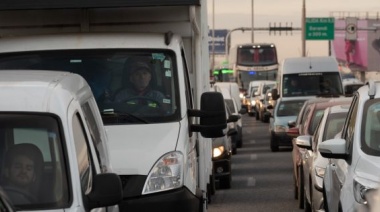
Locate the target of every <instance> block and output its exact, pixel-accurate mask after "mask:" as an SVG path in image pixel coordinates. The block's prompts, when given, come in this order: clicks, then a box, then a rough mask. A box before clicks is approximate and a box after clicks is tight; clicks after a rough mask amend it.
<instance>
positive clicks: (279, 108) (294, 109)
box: [268, 97, 307, 152]
mask: <svg viewBox="0 0 380 212" xmlns="http://www.w3.org/2000/svg"><path fill="white" fill-rule="evenodd" d="M306 100H307V97H287V98H279V99H277V103H276V106H275V108H274V112H273V115H272V116H271V118H270V120H269V132H270V149H271V151H272V152H277V151H278V150H279V146H290V147H291V146H292V138H291V137H290V136H288V135H287V134H286V131H287V130H288V122H289V121H290V120H293V119H295V118H296V117H297V114H298V113H299V110H300V109H301V107H302V105H303V104H304V102H305V101H306ZM268 109H273V107H272V106H271V105H270V106H268Z"/></svg>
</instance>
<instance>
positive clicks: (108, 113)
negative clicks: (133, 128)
mask: <svg viewBox="0 0 380 212" xmlns="http://www.w3.org/2000/svg"><path fill="white" fill-rule="evenodd" d="M100 113H101V114H102V118H103V120H104V118H111V119H112V118H116V119H117V123H120V119H121V118H125V117H129V118H133V119H135V120H137V121H139V122H141V123H144V124H149V123H150V122H149V121H147V120H146V119H143V118H141V117H138V116H136V115H133V114H131V113H128V112H124V111H115V110H114V109H104V110H103V111H100ZM124 120H125V119H124Z"/></svg>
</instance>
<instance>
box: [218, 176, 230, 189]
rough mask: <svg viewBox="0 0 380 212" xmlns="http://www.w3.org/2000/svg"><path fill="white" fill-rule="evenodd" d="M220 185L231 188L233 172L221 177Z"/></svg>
mask: <svg viewBox="0 0 380 212" xmlns="http://www.w3.org/2000/svg"><path fill="white" fill-rule="evenodd" d="M219 181H220V182H219V185H220V187H221V188H224V189H229V188H231V181H232V179H231V174H229V175H228V176H225V177H223V178H220V180H219Z"/></svg>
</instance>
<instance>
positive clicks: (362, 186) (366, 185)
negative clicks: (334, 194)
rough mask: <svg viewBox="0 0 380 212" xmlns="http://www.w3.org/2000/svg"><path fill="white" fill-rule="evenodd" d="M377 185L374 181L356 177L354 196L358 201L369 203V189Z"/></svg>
mask: <svg viewBox="0 0 380 212" xmlns="http://www.w3.org/2000/svg"><path fill="white" fill-rule="evenodd" d="M374 187H376V185H374V184H373V182H372V181H369V180H366V179H363V178H356V179H354V188H353V189H354V197H355V200H356V202H358V203H360V204H367V200H366V198H365V195H366V193H367V192H368V191H370V190H372V189H373V188H374Z"/></svg>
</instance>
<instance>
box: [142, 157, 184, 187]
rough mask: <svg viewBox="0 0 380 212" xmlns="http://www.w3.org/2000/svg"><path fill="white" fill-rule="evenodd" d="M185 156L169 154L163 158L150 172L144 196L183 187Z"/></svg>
mask: <svg viewBox="0 0 380 212" xmlns="http://www.w3.org/2000/svg"><path fill="white" fill-rule="evenodd" d="M183 160H184V159H183V155H182V153H180V152H169V153H167V154H165V155H164V156H162V157H161V158H160V159H159V160H158V161H157V162H156V164H154V166H153V168H152V169H151V170H150V172H149V175H148V177H147V180H146V181H145V185H144V188H143V192H142V194H150V193H155V192H161V191H166V190H170V189H175V188H179V187H181V186H182V185H183V174H182V173H183V171H182V170H183Z"/></svg>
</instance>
